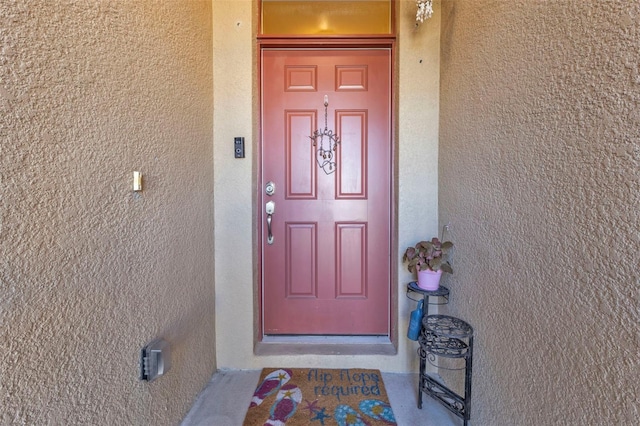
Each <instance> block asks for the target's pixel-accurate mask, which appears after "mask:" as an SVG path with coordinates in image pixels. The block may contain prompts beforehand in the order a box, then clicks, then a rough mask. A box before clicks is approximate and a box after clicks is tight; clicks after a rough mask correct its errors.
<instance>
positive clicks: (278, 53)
mask: <svg viewBox="0 0 640 426" xmlns="http://www.w3.org/2000/svg"><path fill="white" fill-rule="evenodd" d="M261 64H262V70H261V72H262V74H261V82H262V92H261V93H262V99H261V108H262V116H261V117H262V122H261V125H262V135H261V136H262V178H261V185H262V200H261V202H262V204H261V219H262V224H263V225H262V256H263V257H262V265H263V306H262V308H263V327H264V334H322V335H329V334H331V335H387V334H389V308H390V306H389V297H390V225H391V224H390V222H391V219H390V217H391V216H390V211H391V207H390V206H391V200H390V186H391V126H390V122H391V119H390V117H391V107H390V106H391V78H390V75H391V52H390V50H389V49H356V50H354V49H336V50H321V49H317V50H287V49H264V50H263V51H262V62H261ZM325 100H326V101H327V107H326V115H325ZM325 116H326V128H327V130H328V131H329V132H333V133H335V134H337V135H338V137H339V140H340V142H339V144H338V145H337V149H336V151H334V152H333V151H332V153H333V154H335V156H334V157H332V158H328V159H329V160H330V161H326V159H324V158H322V157H319V156H318V149H319V148H320V141H319V140H318V143H317V145H316V146H313V144H312V139H311V138H310V136H312V135H313V133H314V131H316V130H320V131H321V132H322V131H323V130H324V129H325ZM328 144H329V141H328V138H325V139H324V140H323V148H325V149H327V148H328ZM318 160H320V161H318ZM269 182H272V183H273V184H274V188H275V191H274V192H273V194H272V195H269V194H267V192H266V191H265V189H266V187H267V184H268V183H269ZM270 202H271V203H270ZM268 203H270V206H272V213H271V214H270V215H269V214H268V213H267V204H268ZM270 211H271V210H270ZM269 223H270V224H269ZM270 236H271V238H270Z"/></svg>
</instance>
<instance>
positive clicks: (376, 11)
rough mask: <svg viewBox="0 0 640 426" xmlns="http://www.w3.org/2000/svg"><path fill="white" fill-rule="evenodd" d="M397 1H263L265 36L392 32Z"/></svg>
mask: <svg viewBox="0 0 640 426" xmlns="http://www.w3.org/2000/svg"><path fill="white" fill-rule="evenodd" d="M394 6H395V0H342V1H340V0H262V1H261V22H260V24H261V25H260V34H261V35H262V36H291V35H298V36H318V37H326V36H336V35H342V36H344V35H351V36H353V35H359V36H361V35H376V36H381V35H393V33H394V25H393V15H394Z"/></svg>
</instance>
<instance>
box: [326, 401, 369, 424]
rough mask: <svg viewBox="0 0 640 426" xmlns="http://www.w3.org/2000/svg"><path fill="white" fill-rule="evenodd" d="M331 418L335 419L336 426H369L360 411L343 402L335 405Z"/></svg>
mask: <svg viewBox="0 0 640 426" xmlns="http://www.w3.org/2000/svg"><path fill="white" fill-rule="evenodd" d="M333 418H335V419H336V422H337V423H338V426H369V423H368V422H367V421H366V420H364V419H363V418H362V416H361V415H360V413H358V412H357V411H356V410H354V409H353V408H351V407H349V406H348V405H344V404H343V405H338V406H337V407H336V411H335V412H334V413H333Z"/></svg>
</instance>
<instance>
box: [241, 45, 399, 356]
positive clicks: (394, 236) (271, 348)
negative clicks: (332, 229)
mask: <svg viewBox="0 0 640 426" xmlns="http://www.w3.org/2000/svg"><path fill="white" fill-rule="evenodd" d="M268 48H279V49H310V50H313V49H323V50H325V49H376V48H384V49H389V50H390V54H391V76H390V78H391V88H390V89H391V94H390V99H391V117H390V128H391V132H390V133H391V135H390V136H391V141H390V143H391V150H390V156H391V158H390V163H391V164H390V167H391V169H390V175H391V182H389V191H390V200H391V206H389V208H390V211H389V213H390V222H391V223H390V235H389V238H390V241H389V244H390V253H391V259H390V264H389V267H390V268H391V269H390V280H391V282H390V285H389V315H390V318H389V336H388V337H389V340H388V342H387V343H384V344H370V343H367V344H357V343H356V344H353V345H352V344H348V343H347V344H343V345H340V353H344V354H385V355H390V354H395V353H397V349H398V249H397V246H398V244H397V241H398V220H397V218H398V214H397V210H398V199H397V194H398V190H397V189H398V188H397V187H398V179H397V165H398V155H397V153H398V146H397V133H398V129H397V124H396V123H397V114H398V112H397V105H398V102H397V93H398V82H397V75H398V72H397V60H396V46H395V37H394V36H390V37H359V38H341V37H337V38H329V39H320V38H305V37H302V38H301V37H295V38H293V37H292V38H278V39H269V38H267V39H258V42H257V49H256V52H255V58H256V61H255V63H256V66H255V67H254V73H255V78H254V82H255V83H254V84H255V86H254V88H255V90H254V92H255V93H256V94H257V96H256V97H255V98H254V107H255V111H256V112H255V114H254V117H255V126H254V132H255V133H254V138H253V139H254V141H256V142H255V143H254V150H253V152H254V155H253V165H254V167H253V170H254V176H253V181H254V182H255V183H256V187H255V188H254V189H255V190H254V195H253V198H254V199H253V210H252V211H253V217H254V222H255V223H254V231H253V241H254V248H255V249H254V250H255V252H254V265H255V267H254V274H253V275H254V291H253V304H254V309H253V327H254V333H253V335H254V345H253V346H254V354H256V355H276V354H290V353H294V352H295V353H300V346H303V347H304V353H309V354H328V353H334V352H335V345H330V346H327V345H317V344H308V345H307V344H305V343H297V344H296V345H295V346H296V347H297V348H298V350H296V351H293V350H292V348H291V347H290V346H291V345H286V344H284V345H279V344H278V343H267V342H265V341H264V337H265V336H264V332H263V323H262V318H263V303H262V301H263V294H262V284H263V283H262V270H263V265H262V233H263V227H264V224H263V223H262V220H261V218H262V208H263V206H262V192H263V190H264V184H265V183H264V182H263V181H262V105H261V100H262V88H261V69H262V50H263V49H268ZM355 338H356V336H354V339H353V340H354V341H355V340H356V339H355Z"/></svg>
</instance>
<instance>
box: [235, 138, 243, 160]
mask: <svg viewBox="0 0 640 426" xmlns="http://www.w3.org/2000/svg"><path fill="white" fill-rule="evenodd" d="M233 149H234V155H235V157H236V158H244V138H240V137H237V138H233Z"/></svg>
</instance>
